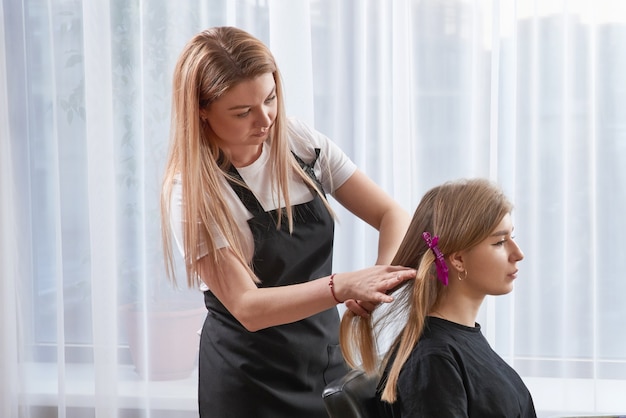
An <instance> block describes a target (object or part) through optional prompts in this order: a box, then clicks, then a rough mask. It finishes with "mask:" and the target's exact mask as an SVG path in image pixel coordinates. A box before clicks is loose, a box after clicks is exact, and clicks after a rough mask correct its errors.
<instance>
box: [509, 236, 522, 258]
mask: <svg viewBox="0 0 626 418" xmlns="http://www.w3.org/2000/svg"><path fill="white" fill-rule="evenodd" d="M511 242H513V245H514V248H513V253H512V255H513V258H514V259H515V261H521V260H522V259H524V252H523V251H522V249H521V248H520V247H519V245H517V242H515V241H513V240H511Z"/></svg>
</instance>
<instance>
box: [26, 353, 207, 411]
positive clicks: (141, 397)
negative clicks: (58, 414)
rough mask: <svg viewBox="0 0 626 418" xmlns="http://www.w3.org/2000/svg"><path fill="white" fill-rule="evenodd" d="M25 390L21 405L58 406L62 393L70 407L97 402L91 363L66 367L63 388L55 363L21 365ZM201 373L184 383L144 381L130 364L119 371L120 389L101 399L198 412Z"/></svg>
mask: <svg viewBox="0 0 626 418" xmlns="http://www.w3.org/2000/svg"><path fill="white" fill-rule="evenodd" d="M22 370H23V378H24V383H25V384H24V386H23V387H24V388H25V390H23V391H22V392H21V399H20V403H21V404H22V405H28V406H57V405H58V404H59V394H63V404H64V405H65V406H67V407H93V406H94V405H96V402H95V396H94V393H95V379H94V370H93V366H92V365H90V364H66V365H65V367H64V369H63V370H62V372H63V373H64V375H65V379H63V381H64V382H65V383H64V387H61V386H60V385H59V379H58V375H59V371H58V369H57V364H56V363H25V364H23V365H22ZM197 385H198V373H197V370H194V371H193V372H192V373H191V375H190V376H189V377H187V378H185V379H181V380H161V381H147V380H142V379H141V377H140V376H139V375H138V374H137V373H136V372H135V370H134V367H133V366H131V365H120V366H118V369H117V380H116V382H115V385H111V386H112V387H115V388H116V389H117V390H116V391H115V392H113V393H111V394H110V397H107V396H106V395H105V394H103V395H102V397H101V400H100V402H98V403H101V401H102V399H105V398H106V399H107V402H108V403H109V404H110V403H111V402H116V405H115V406H116V407H117V408H128V409H142V410H145V409H159V410H170V411H172V410H173V411H196V410H197V409H198V402H197V390H198V389H197Z"/></svg>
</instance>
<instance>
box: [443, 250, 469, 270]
mask: <svg viewBox="0 0 626 418" xmlns="http://www.w3.org/2000/svg"><path fill="white" fill-rule="evenodd" d="M463 256H464V254H463V252H462V251H457V252H455V253H452V254H450V255H448V256H447V257H446V258H447V259H448V263H449V264H450V265H451V266H452V267H453V268H454V269H456V270H457V271H458V272H459V273H461V272H463V271H465V267H464V265H465V263H464V261H463Z"/></svg>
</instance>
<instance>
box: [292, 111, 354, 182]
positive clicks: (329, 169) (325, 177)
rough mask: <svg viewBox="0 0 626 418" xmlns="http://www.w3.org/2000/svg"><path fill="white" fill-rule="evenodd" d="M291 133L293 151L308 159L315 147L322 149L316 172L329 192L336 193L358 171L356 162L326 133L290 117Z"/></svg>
mask: <svg viewBox="0 0 626 418" xmlns="http://www.w3.org/2000/svg"><path fill="white" fill-rule="evenodd" d="M289 135H290V141H291V146H292V148H293V151H294V152H295V153H296V154H298V156H299V157H301V158H303V159H304V160H305V161H308V160H309V159H311V158H312V157H313V156H314V154H313V153H314V149H315V148H319V149H320V161H319V164H316V165H315V174H316V175H317V176H318V179H319V180H320V182H321V183H322V185H323V186H324V190H325V191H326V192H327V193H331V194H332V193H334V192H335V190H337V189H338V188H339V187H340V186H341V185H342V184H344V183H345V182H346V181H347V180H348V179H349V178H350V177H351V176H352V175H353V174H354V172H355V171H356V168H357V167H356V164H354V162H353V161H352V160H351V159H350V158H349V157H348V156H347V155H346V153H344V152H343V151H342V150H341V148H339V146H338V145H337V144H336V143H335V142H333V141H332V140H331V139H330V138H328V137H327V136H326V135H324V134H322V133H321V132H318V131H316V130H315V129H313V128H311V127H309V126H308V125H306V124H305V123H303V122H301V121H299V120H297V119H293V118H291V119H289Z"/></svg>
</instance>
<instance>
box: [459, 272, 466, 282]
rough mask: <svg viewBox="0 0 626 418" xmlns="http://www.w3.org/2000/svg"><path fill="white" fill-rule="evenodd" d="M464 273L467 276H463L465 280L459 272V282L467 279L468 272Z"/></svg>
mask: <svg viewBox="0 0 626 418" xmlns="http://www.w3.org/2000/svg"><path fill="white" fill-rule="evenodd" d="M463 273H465V275H464V276H463V278H461V273H460V272H459V280H460V281H463V280H465V279H467V270H463Z"/></svg>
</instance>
